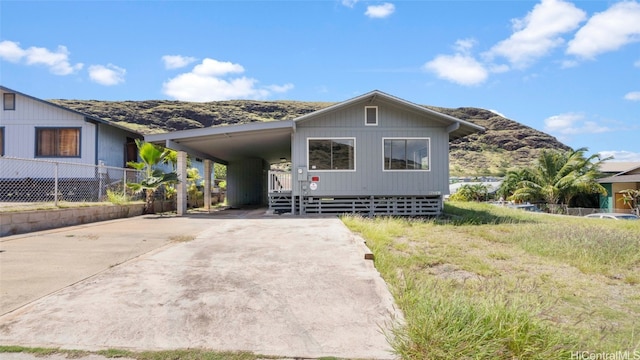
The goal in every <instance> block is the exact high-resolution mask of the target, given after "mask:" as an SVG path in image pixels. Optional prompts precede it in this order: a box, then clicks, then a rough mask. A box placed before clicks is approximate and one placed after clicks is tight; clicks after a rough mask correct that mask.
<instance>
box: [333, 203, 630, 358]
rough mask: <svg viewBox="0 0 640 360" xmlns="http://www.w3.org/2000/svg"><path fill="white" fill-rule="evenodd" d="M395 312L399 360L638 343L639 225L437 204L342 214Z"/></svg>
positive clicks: (567, 353)
mask: <svg viewBox="0 0 640 360" xmlns="http://www.w3.org/2000/svg"><path fill="white" fill-rule="evenodd" d="M343 221H344V223H345V224H346V225H347V226H348V227H349V228H350V229H351V230H353V231H355V232H359V233H361V235H362V236H363V238H364V239H365V241H366V243H367V245H368V246H369V248H370V249H371V250H372V251H373V252H374V254H375V265H376V268H377V269H378V271H380V273H381V275H382V276H383V278H384V279H385V281H386V282H387V283H388V284H389V288H390V289H391V291H392V293H393V294H394V297H395V299H396V302H397V304H398V306H399V307H400V309H401V310H402V311H403V312H404V314H405V323H404V325H403V326H399V327H397V328H396V329H394V331H393V332H392V333H391V334H389V335H390V336H389V337H390V339H391V342H392V345H393V347H394V349H395V351H396V352H397V353H398V354H399V355H400V356H401V357H402V358H405V359H459V358H492V359H514V358H518V359H549V358H554V359H562V358H567V359H568V358H571V352H574V353H575V352H577V351H594V352H615V351H619V350H622V351H626V350H629V351H632V352H633V351H635V350H640V337H639V336H638V334H640V325H639V324H637V321H635V319H638V318H640V307H638V306H636V305H634V304H637V299H638V298H640V286H638V285H637V283H638V275H637V274H638V273H640V272H639V271H640V258H639V256H640V237H638V235H637V234H640V222H637V223H633V222H621V221H610V222H606V221H595V222H594V221H593V220H592V219H584V218H578V217H565V216H552V215H546V214H532V213H527V212H524V211H520V210H514V209H507V208H501V207H497V206H492V205H486V204H472V203H447V204H446V205H445V216H442V217H440V218H436V219H408V218H391V217H378V218H373V219H368V218H362V217H358V216H345V217H343Z"/></svg>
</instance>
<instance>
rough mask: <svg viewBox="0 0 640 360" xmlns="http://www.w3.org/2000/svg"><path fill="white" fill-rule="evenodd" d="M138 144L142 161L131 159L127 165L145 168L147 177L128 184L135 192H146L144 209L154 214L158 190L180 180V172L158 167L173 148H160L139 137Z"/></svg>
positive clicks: (138, 168)
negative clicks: (155, 196)
mask: <svg viewBox="0 0 640 360" xmlns="http://www.w3.org/2000/svg"><path fill="white" fill-rule="evenodd" d="M136 146H137V147H138V156H139V157H140V160H142V161H141V162H134V161H130V162H128V163H127V165H128V166H131V167H132V168H134V169H137V170H144V172H145V177H144V179H142V180H141V181H140V182H138V183H127V186H128V187H129V188H130V189H132V190H133V191H135V192H142V191H144V192H145V207H144V211H145V213H146V214H152V213H154V208H153V200H154V194H155V192H156V190H158V188H160V186H162V185H165V184H175V183H177V182H179V180H178V174H177V173H176V172H175V171H172V172H169V173H165V172H164V171H162V170H161V169H157V168H156V166H157V165H159V164H162V163H163V162H164V161H165V158H166V157H167V156H168V155H169V154H170V153H171V150H169V149H163V148H160V147H158V146H156V145H153V144H151V143H148V142H144V141H141V140H139V139H136Z"/></svg>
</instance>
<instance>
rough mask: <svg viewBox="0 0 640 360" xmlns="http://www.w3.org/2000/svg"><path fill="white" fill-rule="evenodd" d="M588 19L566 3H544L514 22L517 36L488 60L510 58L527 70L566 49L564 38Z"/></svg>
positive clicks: (547, 0)
mask: <svg viewBox="0 0 640 360" xmlns="http://www.w3.org/2000/svg"><path fill="white" fill-rule="evenodd" d="M585 18H586V14H585V12H584V11H582V10H580V9H578V8H577V7H575V5H573V4H572V3H568V2H564V1H562V0H542V1H541V2H540V3H539V4H537V5H536V6H534V8H533V10H531V11H530V12H529V13H528V14H527V15H526V16H525V17H524V18H522V19H513V20H512V24H513V31H514V33H513V34H512V35H511V36H510V37H509V38H508V39H506V40H503V41H500V42H499V43H497V44H496V45H494V46H493V47H492V48H491V49H490V50H489V51H488V52H487V53H485V56H486V57H487V58H488V59H493V58H494V57H496V56H501V57H504V58H506V59H507V60H508V61H509V62H510V63H511V64H512V65H513V66H514V67H516V68H524V67H527V66H528V65H530V64H531V63H532V62H534V61H535V60H537V59H538V58H541V57H543V56H545V55H547V53H549V51H551V50H552V49H554V48H556V47H558V46H560V45H562V44H563V43H564V39H563V38H562V37H561V35H562V34H564V33H567V32H570V31H572V30H574V29H576V28H577V27H578V26H579V24H580V23H581V22H582V21H583V20H584V19H585Z"/></svg>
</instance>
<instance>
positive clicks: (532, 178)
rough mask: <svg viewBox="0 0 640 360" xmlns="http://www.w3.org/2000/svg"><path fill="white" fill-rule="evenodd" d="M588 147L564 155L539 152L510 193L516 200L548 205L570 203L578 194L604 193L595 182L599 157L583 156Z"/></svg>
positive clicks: (598, 175) (601, 187)
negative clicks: (531, 165)
mask: <svg viewBox="0 0 640 360" xmlns="http://www.w3.org/2000/svg"><path fill="white" fill-rule="evenodd" d="M587 151H588V149H587V148H580V149H577V150H569V151H567V152H564V153H561V152H555V151H542V153H541V154H540V157H539V158H538V161H537V162H536V164H535V165H534V166H533V167H532V168H528V169H525V170H524V173H523V174H522V176H523V178H524V179H523V180H522V181H520V182H519V183H518V188H517V189H516V190H515V191H514V192H513V196H512V198H513V199H515V200H539V199H540V200H544V201H546V202H547V204H550V205H556V204H569V202H570V201H571V199H572V198H573V197H574V196H576V194H579V193H599V194H603V195H606V194H607V190H606V189H605V188H604V187H603V186H602V185H600V184H599V183H598V182H597V179H598V178H599V177H600V172H599V171H598V166H599V165H600V164H601V163H602V161H605V160H608V159H600V155H598V154H594V155H591V156H589V157H585V152H587Z"/></svg>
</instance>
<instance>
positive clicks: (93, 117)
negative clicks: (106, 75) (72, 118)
mask: <svg viewBox="0 0 640 360" xmlns="http://www.w3.org/2000/svg"><path fill="white" fill-rule="evenodd" d="M0 90H2V91H5V92H8V93H15V94H18V95H20V96H24V97H26V98H29V99H31V100H34V101H38V102H40V103H43V104H45V105H48V106H53V107H55V108H58V109H62V110H65V111H68V112H71V113H74V114H76V115H80V116H83V117H84V118H85V119H86V120H88V121H90V122H97V123H100V124H105V125H109V126H113V127H114V128H118V129H120V130H124V131H127V132H129V133H131V134H135V135H142V134H141V133H139V132H137V131H135V130H132V129H129V128H127V127H124V126H122V125H118V124H114V123H112V122H110V121H108V120H105V119H101V118H99V117H95V116H93V115H89V114H85V113H83V112H80V111H77V110H73V109H70V108H67V107H64V106H61V105H58V104H55V103H52V102H50V101H46V100H42V99H40V98H37V97H35V96H31V95H28V94H25V93H22V92H20V91H16V90H13V89H9V88H8V87H5V86H2V85H0Z"/></svg>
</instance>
